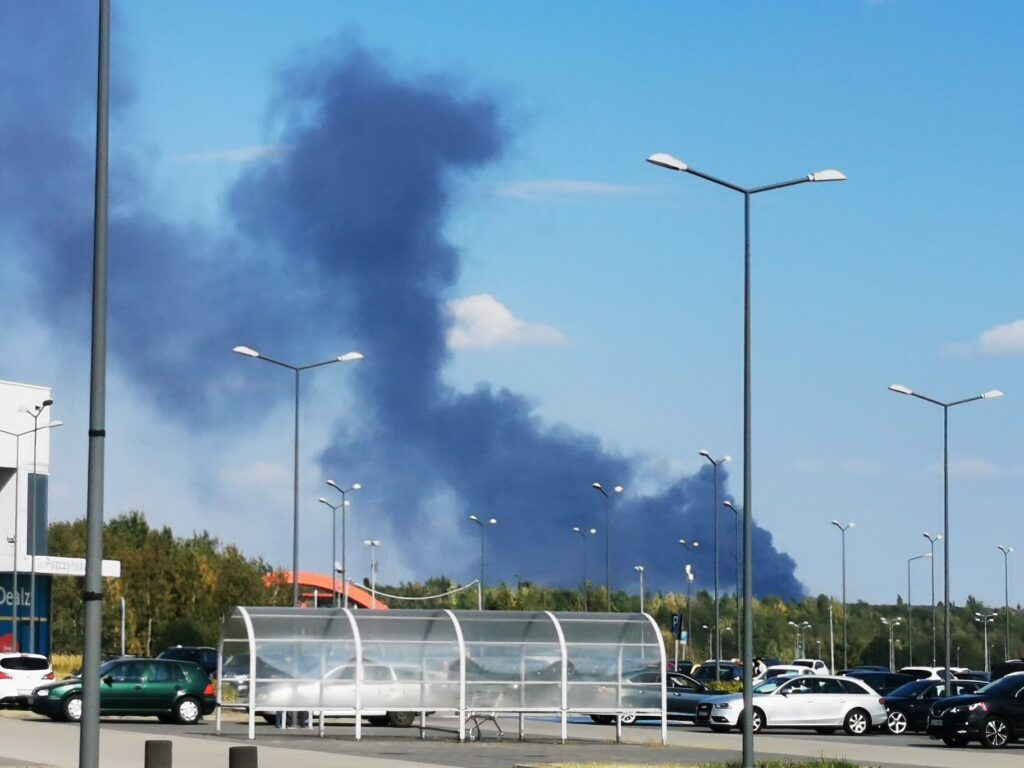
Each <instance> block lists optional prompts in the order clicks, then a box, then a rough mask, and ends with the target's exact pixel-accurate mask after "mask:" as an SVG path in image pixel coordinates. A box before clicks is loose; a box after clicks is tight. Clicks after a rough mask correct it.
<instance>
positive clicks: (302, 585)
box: [266, 571, 388, 611]
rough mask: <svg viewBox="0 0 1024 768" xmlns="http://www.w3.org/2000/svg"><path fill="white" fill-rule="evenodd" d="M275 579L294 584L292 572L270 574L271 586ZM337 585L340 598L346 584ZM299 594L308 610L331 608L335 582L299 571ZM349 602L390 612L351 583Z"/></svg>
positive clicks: (378, 601)
mask: <svg viewBox="0 0 1024 768" xmlns="http://www.w3.org/2000/svg"><path fill="white" fill-rule="evenodd" d="M275 578H276V579H280V580H281V583H282V584H288V585H290V584H291V583H292V573H291V571H277V572H275V573H268V574H267V577H266V581H267V583H268V584H269V583H271V582H272V581H273V580H274V579H275ZM337 585H338V595H339V597H340V596H341V595H342V594H343V590H344V584H342V582H341V581H338V582H337ZM299 594H300V603H301V605H303V606H305V607H307V608H311V607H313V606H314V605H320V606H329V605H331V602H332V601H331V597H332V595H333V594H334V581H333V580H332V579H331V577H330V576H324V575H322V574H319V573H313V572H311V571H299ZM348 602H349V604H350V605H352V606H354V607H356V608H367V609H372V610H377V611H386V610H388V607H387V606H386V605H384V603H382V602H381V601H380V600H376V601H374V600H373V597H372V596H371V595H370V593H369V592H367V591H366V590H365V589H363V588H362V587H357V586H356V585H355V584H351V583H350V584H349V585H348Z"/></svg>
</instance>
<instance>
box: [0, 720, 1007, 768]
mask: <svg viewBox="0 0 1024 768" xmlns="http://www.w3.org/2000/svg"><path fill="white" fill-rule="evenodd" d="M500 722H501V724H502V727H503V729H504V731H505V737H504V738H501V739H499V737H498V734H497V731H496V730H495V728H494V726H493V725H491V724H485V725H484V726H483V728H482V738H481V740H480V741H474V742H466V743H462V744H460V743H458V737H457V734H456V729H457V726H458V723H457V721H456V719H455V718H451V717H431V718H428V721H427V724H428V728H427V731H426V734H425V735H426V738H425V739H422V740H421V739H420V738H419V735H420V734H419V730H418V729H417V728H407V729H400V728H373V727H365V728H364V730H363V734H364V737H363V740H362V741H360V742H357V741H355V740H354V738H353V732H352V728H351V725H350V724H343V723H339V724H331V725H329V726H328V727H327V729H326V733H325V736H324V737H323V738H320V737H319V736H318V734H317V731H316V729H304V728H298V729H286V730H281V729H278V728H275V727H274V726H271V725H269V724H265V723H260V724H258V725H257V730H256V740H255V742H252V743H254V744H255V745H257V746H258V747H259V750H260V766H261V768H320V766H331V767H332V768H347V766H353V768H354V767H355V766H366V767H367V768H415V767H416V766H421V767H426V766H432V767H436V766H466V767H467V768H470V767H472V768H511V767H512V766H520V765H542V764H545V763H552V762H581V761H604V762H618V763H625V762H629V763H634V764H643V765H658V764H665V763H679V762H683V763H694V764H699V763H707V762H716V761H725V760H730V759H736V758H737V757H738V756H739V750H740V736H739V734H736V733H730V734H714V733H710V732H708V731H706V730H704V729H699V728H694V727H693V726H688V725H677V724H673V725H672V726H670V728H669V746H667V747H662V746H661V745H660V743H659V729H658V727H657V725H655V724H650V725H647V724H644V725H635V726H632V727H629V728H624V729H623V742H624V743H622V744H615V743H614V738H615V730H614V727H612V726H601V725H595V724H593V723H590V722H589V721H587V720H585V719H583V718H576V719H573V721H572V722H571V724H570V728H569V738H570V741H569V743H567V744H564V745H563V744H560V743H559V742H558V739H557V735H558V721H557V719H554V718H529V719H528V720H527V740H526V741H523V742H519V741H518V740H517V739H516V738H515V733H516V721H515V718H509V719H508V720H507V721H506V720H501V721H500ZM147 739H171V740H172V741H173V742H174V759H175V765H181V766H211V768H212V767H213V766H226V765H227V764H228V757H227V754H228V748H229V747H230V746H234V745H237V744H248V743H250V742H248V741H247V740H246V738H245V724H244V723H243V722H241V721H240V719H238V718H237V717H232V718H230V720H227V721H226V722H225V724H224V732H223V734H222V735H220V736H218V735H217V734H216V733H215V732H214V727H213V721H212V719H211V718H208V719H207V720H205V721H203V722H202V723H200V724H199V725H196V726H191V727H181V726H173V725H162V724H160V723H158V722H156V721H155V720H153V719H151V718H116V717H113V718H105V719H104V720H103V723H102V736H101V759H102V764H103V766H104V768H139V767H140V766H142V756H143V750H144V743H145V741H146V740H147ZM755 743H756V749H757V754H758V756H759V757H769V756H771V757H780V758H784V759H794V758H799V757H817V756H820V755H825V756H844V757H846V758H847V759H850V760H853V761H855V762H859V763H862V764H865V765H879V766H922V768H923V767H924V766H934V767H935V768H959V767H960V766H963V765H966V764H971V765H972V767H973V768H1003V767H1004V766H1005V767H1006V768H1009V766H1011V765H1012V766H1019V765H1020V761H1021V759H1022V758H1024V745H1019V744H1017V745H1011V746H1009V747H1008V748H1006V749H1004V750H1001V751H999V752H993V751H990V750H983V749H981V748H980V747H978V746H976V745H972V746H971V747H968V748H965V749H950V748H948V747H945V746H943V745H942V744H941V743H939V742H934V741H931V740H929V739H928V738H926V737H923V736H919V735H910V736H906V735H904V736H891V735H880V734H874V735H870V736H865V737H850V736H845V735H838V734H837V735H833V736H827V737H825V736H819V735H817V734H806V733H801V732H799V731H789V732H784V731H780V732H775V733H766V734H762V735H759V736H758V737H757V739H756V742H755ZM0 744H2V746H0V768H8V767H9V766H25V765H42V766H60V767H61V768H63V766H69V767H70V766H76V765H77V764H78V753H77V749H78V728H77V726H74V725H68V724H65V723H56V722H51V721H49V720H46V719H45V718H40V717H37V716H35V715H31V714H28V713H24V712H15V711H6V712H4V713H3V716H2V717H0Z"/></svg>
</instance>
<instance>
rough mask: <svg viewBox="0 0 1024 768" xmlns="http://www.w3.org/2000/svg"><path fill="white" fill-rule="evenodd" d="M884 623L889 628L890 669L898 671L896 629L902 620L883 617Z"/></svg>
mask: <svg viewBox="0 0 1024 768" xmlns="http://www.w3.org/2000/svg"><path fill="white" fill-rule="evenodd" d="M882 623H883V624H885V625H886V626H887V627H888V628H889V671H890V672H894V671H896V636H895V634H894V633H895V631H896V627H898V626H899V625H900V624H901V622H900V620H899V619H887V618H884V617H883V618H882Z"/></svg>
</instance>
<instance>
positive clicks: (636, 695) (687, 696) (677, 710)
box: [590, 669, 715, 725]
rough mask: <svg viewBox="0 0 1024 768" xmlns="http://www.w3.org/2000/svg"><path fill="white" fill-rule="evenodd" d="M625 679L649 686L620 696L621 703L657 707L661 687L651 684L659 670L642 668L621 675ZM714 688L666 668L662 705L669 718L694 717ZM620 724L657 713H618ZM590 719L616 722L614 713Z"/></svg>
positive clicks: (657, 676)
mask: <svg viewBox="0 0 1024 768" xmlns="http://www.w3.org/2000/svg"><path fill="white" fill-rule="evenodd" d="M623 678H624V682H626V683H639V684H647V685H648V686H649V687H648V688H646V689H643V690H640V689H638V690H636V691H635V692H633V693H628V694H626V695H625V696H623V699H622V701H623V706H624V707H636V708H638V709H660V708H661V690H660V687H659V688H654V686H653V684H656V683H660V682H661V673H660V672H658V670H656V669H644V670H639V671H636V672H631V673H627V674H625V675H623ZM714 694H715V692H714V691H713V690H711V689H710V688H708V687H707V686H706V685H704V683H701V682H698V681H697V680H694V679H693V678H692V677H688V676H687V675H683V674H679V673H676V672H669V673H668V676H667V677H666V678H665V708H666V710H667V714H668V718H669V719H670V720H691V721H692V720H693V719H694V718H695V717H696V716H697V703H698V702H700V701H703V700H704V699H705V698H707V697H708V696H714ZM620 717H621V718H622V723H623V725H629V724H630V723H633V722H636V720H637V719H638V718H653V717H658V716H657V715H637V714H636V713H632V712H630V713H627V714H623V715H621V716H620ZM590 719H591V720H593V721H594V722H595V723H601V724H607V723H613V722H615V715H591V716H590Z"/></svg>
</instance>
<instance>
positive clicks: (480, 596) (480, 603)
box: [469, 515, 498, 611]
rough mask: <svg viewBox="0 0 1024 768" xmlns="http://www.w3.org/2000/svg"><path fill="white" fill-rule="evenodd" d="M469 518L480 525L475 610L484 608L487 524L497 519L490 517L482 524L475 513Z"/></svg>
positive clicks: (493, 523) (491, 523)
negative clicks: (478, 574) (478, 573)
mask: <svg viewBox="0 0 1024 768" xmlns="http://www.w3.org/2000/svg"><path fill="white" fill-rule="evenodd" d="M469 519H470V520H471V521H473V522H474V523H476V524H477V525H479V526H480V583H479V584H478V585H477V590H476V595H477V597H476V603H477V610H478V611H482V610H483V609H484V563H485V562H486V560H485V557H486V555H485V552H486V549H485V545H484V541H485V539H486V533H487V525H497V524H498V520H497V519H496V518H493V517H492V518H490V519H489V520H488V521H487V525H484V521H483V520H481V519H480V518H479V517H477V516H476V515H470V516H469Z"/></svg>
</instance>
